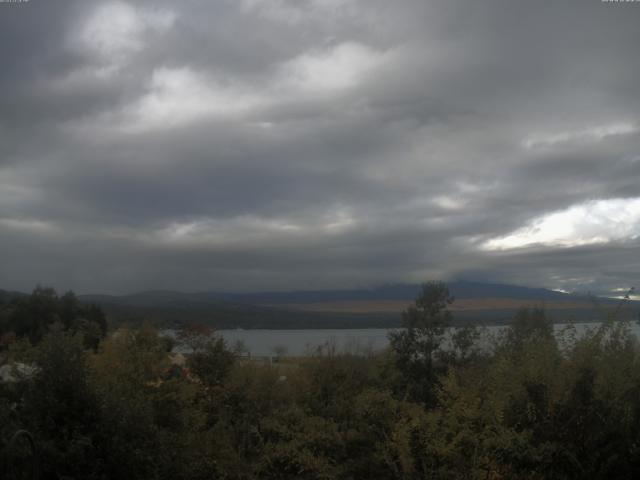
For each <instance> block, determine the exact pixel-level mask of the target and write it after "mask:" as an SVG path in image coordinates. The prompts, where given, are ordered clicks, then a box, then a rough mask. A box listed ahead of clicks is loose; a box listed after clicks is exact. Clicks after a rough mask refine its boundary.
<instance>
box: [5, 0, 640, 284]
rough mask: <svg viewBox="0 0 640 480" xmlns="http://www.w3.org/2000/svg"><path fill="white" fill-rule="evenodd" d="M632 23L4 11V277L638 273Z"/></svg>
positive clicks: (413, 7) (114, 9)
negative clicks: (636, 259) (635, 261)
mask: <svg viewBox="0 0 640 480" xmlns="http://www.w3.org/2000/svg"><path fill="white" fill-rule="evenodd" d="M639 20H640V6H638V5H635V4H625V3H601V2H599V1H593V2H583V1H569V0H565V1H560V2H553V3H548V4H544V5H542V4H540V3H539V2H507V1H497V0H496V1H489V0H483V1H479V2H462V1H460V2H457V1H431V2H423V1H417V0H416V1H411V0H406V1H401V2H394V3H390V2H386V1H382V0H379V1H364V0H363V1H358V0H306V1H290V0H273V1H267V0H243V1H235V0H234V1H231V0H228V1H222V2H213V3H212V2H205V1H197V0H189V1H184V2H180V3H177V2H150V1H149V2H146V1H145V2H135V3H133V2H132V3H125V2H122V1H115V2H108V1H103V2H91V3H88V2H76V1H60V2H41V1H36V0H32V1H31V2H28V3H27V4H4V5H0V41H2V44H3V46H4V48H3V49H1V50H0V61H1V62H2V67H3V68H2V69H1V70H0V86H2V89H1V90H0V231H1V233H2V234H1V235H0V251H1V252H3V253H2V256H3V259H2V263H3V267H2V270H0V286H4V287H5V288H20V289H28V288H30V287H31V286H33V285H34V284H35V283H37V282H43V283H48V284H53V285H55V286H57V287H58V288H61V289H62V288H74V289H76V290H79V291H81V292H86V291H104V292H125V291H132V290H139V289H146V288H175V289H184V290H203V289H235V290H247V289H264V288H269V289H271V288H298V287H305V288H321V287H349V286H363V285H372V284H378V283H384V282H393V281H420V280H423V279H425V278H429V277H431V278H436V277H437V278H453V277H462V278H464V277H468V278H475V279H480V280H482V279H488V280H494V281H509V282H515V283H524V284H532V285H544V286H549V287H557V288H565V289H580V288H587V287H588V288H589V289H591V290H594V291H597V290H598V289H601V290H602V291H606V290H608V289H613V288H618V287H622V286H626V285H629V284H634V283H637V281H636V280H635V279H634V275H635V272H637V271H638V268H637V267H640V265H636V264H635V263H634V262H633V261H630V258H632V256H631V255H632V254H633V258H637V257H638V256H637V255H636V253H637V249H638V246H637V237H638V235H640V211H639V210H638V208H639V207H638V205H639V204H638V201H637V199H638V198H639V197H640V189H639V188H638V185H639V184H640V183H639V182H640V168H638V167H639V166H640V160H639V159H640V148H639V147H640V130H639V127H640V118H638V113H637V112H638V111H640V97H639V96H638V95H637V79H638V78H640V60H639V59H640V57H638V55H637V45H638V42H639V41H640V30H639V29H638V28H637V25H638V21H639ZM588 202H591V203H588ZM585 205H587V206H586V207H585ZM591 211H593V215H591V213H590V212H591ZM585 212H586V213H585ZM549 215H556V216H552V217H549ZM549 218H551V220H549ZM545 219H546V220H545ZM558 225H560V227H558ZM562 225H564V226H566V225H568V226H569V227H570V228H568V227H567V228H566V229H565V230H566V231H564V230H562V231H550V229H553V228H556V229H557V230H558V229H560V230H561V229H562V228H564V227H562ZM554 226H555V227H554ZM634 238H635V239H634ZM585 285H586V286H587V287H585Z"/></svg>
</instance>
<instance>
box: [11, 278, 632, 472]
mask: <svg viewBox="0 0 640 480" xmlns="http://www.w3.org/2000/svg"><path fill="white" fill-rule="evenodd" d="M452 302H453V298H452V297H451V296H450V294H449V291H448V288H447V287H446V285H444V284H442V283H437V282H434V283H427V284H425V285H424V286H423V289H422V291H421V293H420V294H419V296H418V298H417V299H416V301H415V304H414V305H413V306H412V307H410V308H408V309H407V310H406V311H405V312H404V313H403V315H402V324H403V328H402V329H400V330H398V331H397V332H395V333H393V334H391V336H390V347H389V348H388V349H387V350H386V351H383V352H355V351H338V350H337V349H335V348H334V347H332V346H331V345H326V346H324V347H322V348H319V349H318V351H317V352H316V354H315V355H313V356H309V357H304V358H279V359H277V361H275V362H274V363H267V362H261V361H258V360H257V359H252V358H250V357H248V356H246V355H242V354H241V353H240V352H239V351H234V350H232V349H230V348H229V346H227V345H225V343H224V341H223V340H222V339H221V338H219V337H218V336H217V335H216V334H215V332H213V331H211V330H209V329H208V328H206V327H201V326H197V325H193V326H189V327H186V328H184V329H183V331H182V332H181V335H180V341H181V342H183V343H184V344H186V345H188V346H189V352H190V353H189V354H187V355H185V357H186V358H184V357H183V359H184V364H182V363H181V362H180V361H178V359H177V357H178V355H176V354H175V353H172V349H173V347H174V342H173V341H172V340H170V339H167V338H164V337H162V336H160V335H159V333H158V331H156V330H155V329H154V328H153V326H151V325H149V324H145V325H143V326H141V327H136V328H127V327H126V326H123V327H120V328H118V329H117V330H112V331H107V324H106V320H105V317H104V314H103V313H102V311H101V310H100V308H98V307H95V306H87V305H84V304H82V303H80V302H79V301H78V300H77V298H76V297H75V296H74V295H73V294H72V293H67V294H65V295H62V296H58V295H57V294H56V293H55V292H54V291H53V290H51V289H44V288H38V289H36V290H35V291H34V292H33V293H32V294H31V295H30V296H24V297H17V298H11V299H4V303H3V304H2V305H0V334H1V337H0V369H3V372H4V375H3V377H2V378H3V379H2V382H1V383H0V455H1V458H0V462H1V464H0V469H1V470H0V472H2V475H1V476H2V478H7V479H10V478H43V479H116V478H123V479H124V478H126V479H172V480H176V479H205V478H206V479H211V478H221V479H418V478H437V479H440V478H443V479H447V478H451V479H454V478H455V479H457V478H469V479H476V478H477V479H514V478H515V479H543V478H544V479H547V478H550V479H571V478H635V477H636V476H638V475H640V345H639V344H638V341H637V339H636V337H635V336H634V335H632V334H631V332H630V326H629V324H628V323H625V322H622V321H618V320H616V318H615V316H614V315H612V316H611V318H609V319H608V320H607V321H604V322H603V323H602V324H601V326H600V327H598V328H596V329H593V330H591V331H589V332H587V333H586V334H581V335H578V334H577V333H576V331H575V329H574V328H573V327H572V326H571V325H568V326H567V327H566V328H565V331H564V333H563V335H562V336H561V337H556V336H554V334H553V329H552V324H551V322H550V321H549V319H548V317H547V316H545V312H544V310H542V309H539V308H530V309H525V310H522V311H520V312H519V313H518V314H517V315H516V316H515V318H514V319H513V322H512V323H511V326H510V327H509V328H508V329H506V330H505V331H504V332H503V333H502V334H500V335H498V336H496V337H495V338H493V339H492V341H491V344H490V347H489V348H487V347H486V345H484V346H483V347H482V348H481V346H480V341H479V339H480V331H479V330H478V329H476V328H474V327H458V328H454V329H453V332H451V330H449V331H448V328H449V326H450V325H451V322H452V318H451V313H450V311H449V306H450V305H451V303H452ZM445 338H446V339H447V341H445Z"/></svg>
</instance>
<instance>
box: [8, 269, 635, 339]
mask: <svg viewBox="0 0 640 480" xmlns="http://www.w3.org/2000/svg"><path fill="white" fill-rule="evenodd" d="M448 286H449V289H450V291H451V293H452V295H453V296H454V297H455V302H454V304H453V305H452V311H453V313H454V319H455V320H456V321H457V322H460V323H470V322H471V323H476V322H479V323H486V324H496V323H507V322H509V321H510V320H511V319H512V318H513V315H514V313H515V312H516V311H517V310H518V309H519V308H522V307H527V306H533V305H538V306H544V307H545V309H546V311H547V312H548V314H549V315H550V316H551V317H552V318H553V319H554V320H556V321H568V320H575V321H585V320H598V319H601V318H603V317H605V316H606V315H607V312H610V311H612V310H614V309H616V305H617V304H618V303H619V300H617V299H611V298H597V299H592V298H589V297H587V296H586V295H577V294H568V293H563V292H558V291H554V290H549V289H545V288H530V287H522V286H515V285H505V284H497V283H479V282H471V281H464V280H460V281H454V282H449V283H448ZM420 289H421V287H420V285H415V284H395V285H385V286H381V287H376V288H370V289H352V290H306V291H305V290H301V291H289V292H260V293H220V292H198V293H184V292H178V291H169V290H152V291H145V292H139V293H134V294H129V295H80V296H79V298H80V299H81V300H82V301H83V302H87V303H96V304H98V305H100V306H101V307H102V308H103V309H104V310H105V311H106V312H107V314H108V315H109V317H110V319H111V320H112V322H114V323H121V322H129V323H138V322H140V321H142V320H150V321H152V322H155V323H158V324H161V325H175V324H180V323H184V322H203V323H207V324H211V325H212V326H214V327H216V328H237V327H241V328H365V327H393V326H398V325H399V324H400V313H401V312H402V310H404V309H405V308H406V307H407V306H408V305H409V304H411V303H412V302H413V300H415V298H416V297H417V295H418V294H419V292H420ZM15 295H20V293H18V292H5V291H2V290H0V301H2V299H3V298H10V297H11V296H15ZM638 303H640V302H630V303H629V305H626V306H625V308H623V309H620V312H619V313H620V314H621V315H623V316H624V317H627V318H634V319H636V318H638V317H637V315H638V314H637V310H638V308H637V305H638Z"/></svg>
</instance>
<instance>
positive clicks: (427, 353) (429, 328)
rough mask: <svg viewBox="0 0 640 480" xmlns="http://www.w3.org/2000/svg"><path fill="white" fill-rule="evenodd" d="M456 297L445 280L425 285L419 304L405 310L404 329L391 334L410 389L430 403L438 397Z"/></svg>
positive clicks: (417, 397)
mask: <svg viewBox="0 0 640 480" xmlns="http://www.w3.org/2000/svg"><path fill="white" fill-rule="evenodd" d="M453 300H454V299H453V297H452V296H451V295H450V293H449V288H448V287H447V286H446V285H445V284H444V283H442V282H427V283H425V284H423V285H422V291H421V292H420V295H419V296H418V298H416V300H415V304H414V305H411V306H410V307H409V308H407V309H406V310H405V311H404V312H403V313H402V326H403V328H402V329H401V330H398V331H395V332H391V333H390V334H389V341H390V344H391V349H392V350H393V351H394V353H395V357H396V364H397V367H398V369H399V370H400V372H402V374H403V376H404V378H405V386H406V388H407V390H408V392H409V393H410V395H411V396H412V397H413V398H414V399H416V400H418V401H421V402H424V403H425V404H426V405H427V406H433V404H434V402H435V400H436V397H435V390H434V389H435V386H436V382H437V373H438V368H437V365H436V361H437V360H438V354H439V353H440V346H441V344H442V341H443V339H444V333H445V331H446V328H447V327H448V326H449V325H450V323H451V318H452V316H451V312H450V311H449V310H448V307H449V305H451V303H453Z"/></svg>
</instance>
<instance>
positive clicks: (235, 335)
mask: <svg viewBox="0 0 640 480" xmlns="http://www.w3.org/2000/svg"><path fill="white" fill-rule="evenodd" d="M599 325H600V324H599V323H597V322H593V323H578V324H575V325H574V327H575V333H576V335H577V336H580V335H581V334H583V333H584V332H585V331H586V330H587V329H593V328H596V327H598V326H599ZM630 327H631V330H632V332H633V333H634V334H635V335H636V336H640V326H639V325H638V324H637V323H635V322H634V323H632V324H631V325H630ZM504 328H506V327H504V326H491V327H485V329H484V332H483V335H482V339H481V340H480V341H481V343H483V344H486V345H488V344H489V342H490V341H491V338H492V337H493V336H495V335H497V334H499V332H500V331H501V330H503V329H504ZM554 328H555V331H556V335H557V336H558V337H563V336H566V328H567V325H565V324H559V325H555V326H554ZM390 330H391V329H386V328H365V329H327V330H320V329H318V330H218V333H219V334H220V335H222V337H223V338H224V339H225V340H226V342H227V344H228V345H229V347H233V346H234V345H235V344H236V343H237V342H242V343H243V344H244V346H245V347H246V349H247V350H248V351H249V352H250V353H251V355H254V356H270V355H274V354H276V352H279V353H280V354H286V355H294V356H299V355H310V354H312V353H314V351H315V350H316V349H317V347H319V346H322V345H326V344H330V345H334V346H335V347H336V348H337V349H338V350H349V351H356V352H357V351H360V352H362V351H367V350H374V351H376V350H382V349H384V348H385V347H387V345H388V344H389V340H388V338H387V334H388V332H389V331H390Z"/></svg>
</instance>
